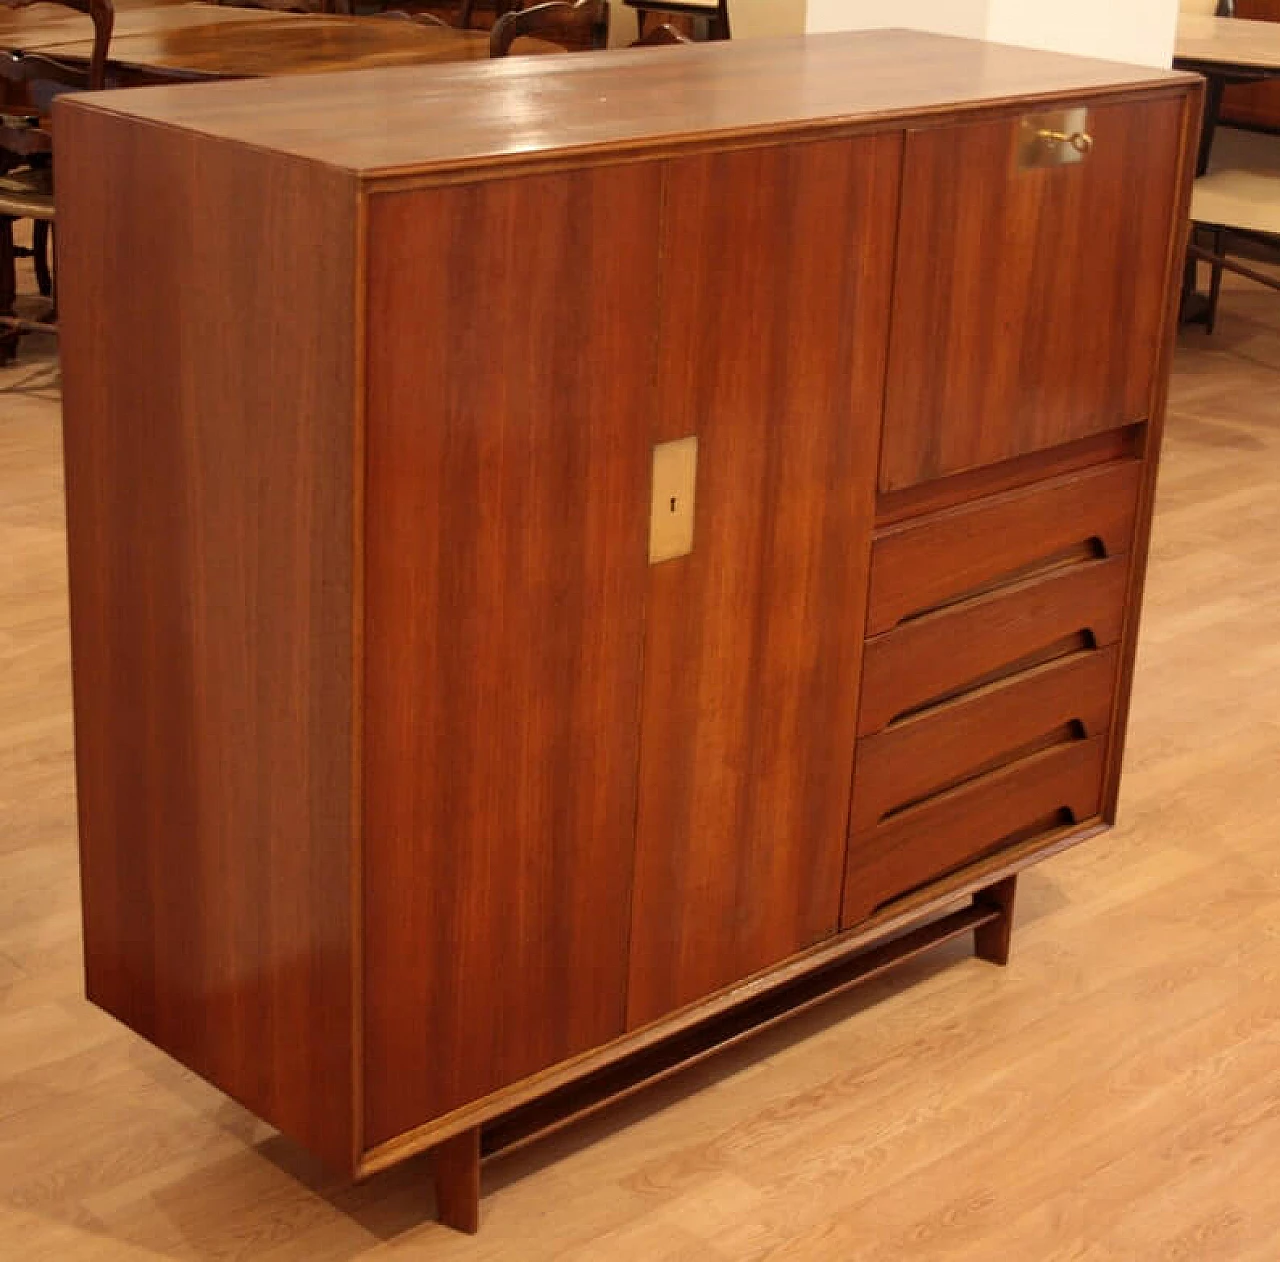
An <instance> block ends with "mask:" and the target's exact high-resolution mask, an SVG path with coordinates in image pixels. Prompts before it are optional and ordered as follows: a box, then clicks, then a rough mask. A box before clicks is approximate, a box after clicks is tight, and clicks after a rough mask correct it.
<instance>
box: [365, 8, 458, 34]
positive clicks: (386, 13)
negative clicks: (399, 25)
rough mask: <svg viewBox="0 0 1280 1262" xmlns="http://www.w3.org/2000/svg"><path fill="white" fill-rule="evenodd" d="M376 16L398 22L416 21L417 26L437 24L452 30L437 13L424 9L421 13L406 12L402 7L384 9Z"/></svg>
mask: <svg viewBox="0 0 1280 1262" xmlns="http://www.w3.org/2000/svg"><path fill="white" fill-rule="evenodd" d="M377 16H378V17H380V18H393V19H395V20H397V21H400V22H417V23H418V25H419V26H439V27H442V28H443V29H444V30H446V31H448V30H452V27H451V26H450V24H449V23H448V22H446V21H445V20H444V18H442V17H441V16H440V15H439V14H438V13H430V12H427V11H425V10H424V11H423V12H421V13H406V12H405V11H404V10H403V9H384V10H383V11H382V12H381V13H379V14H378V15H377Z"/></svg>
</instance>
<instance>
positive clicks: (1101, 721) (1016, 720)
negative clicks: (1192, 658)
mask: <svg viewBox="0 0 1280 1262" xmlns="http://www.w3.org/2000/svg"><path fill="white" fill-rule="evenodd" d="M1117 661H1118V652H1117V650H1116V648H1115V647H1114V646H1112V647H1111V648H1106V649H1091V650H1086V651H1083V652H1079V653H1072V654H1071V655H1070V656H1068V657H1066V658H1064V659H1062V660H1059V661H1055V662H1050V663H1048V664H1046V665H1043V666H1037V667H1035V668H1033V669H1031V670H1028V671H1023V672H1021V673H1019V674H1017V675H1014V676H1013V677H1012V678H1010V679H1004V680H1000V681H999V682H997V683H994V684H988V685H986V686H985V687H982V688H978V689H976V690H975V691H973V692H971V693H965V694H963V695H962V696H960V697H957V698H956V699H954V700H952V701H947V702H944V703H943V704H942V705H939V706H936V707H933V708H931V709H929V710H925V711H923V712H921V713H919V714H917V715H914V716H913V717H912V718H909V719H907V720H905V721H904V722H902V723H896V724H893V725H892V726H890V727H888V728H886V729H885V730H884V731H883V732H879V733H877V734H876V735H875V736H869V737H867V738H866V739H865V740H863V741H861V742H860V743H859V745H858V762H857V774H856V777H855V779H854V787H853V811H852V828H853V830H854V832H855V833H861V832H865V831H866V830H868V829H871V828H874V827H876V826H877V825H879V824H880V823H881V822H882V821H883V820H884V819H885V818H886V817H887V816H888V815H889V814H890V813H892V812H894V811H899V810H901V809H903V808H904V807H907V806H909V805H910V804H911V803H914V802H919V801H921V800H923V799H924V798H926V797H927V796H929V795H930V794H933V793H937V792H939V791H940V790H944V789H946V788H947V787H948V786H951V785H955V784H957V783H959V782H960V781H961V780H963V779H966V778H968V777H971V776H973V775H974V774H975V773H977V772H979V771H981V770H983V769H984V768H987V767H991V766H993V765H994V764H996V763H997V762H1001V761H1005V760H1008V759H1011V758H1014V757H1016V756H1017V755H1018V753H1019V752H1021V751H1025V750H1027V749H1028V747H1030V746H1033V745H1035V744H1036V743H1037V742H1043V743H1046V744H1047V743H1050V742H1051V741H1052V740H1053V739H1054V738H1055V737H1057V738H1058V739H1061V736H1062V734H1063V732H1064V730H1067V729H1069V730H1070V731H1072V732H1073V733H1076V734H1079V735H1080V736H1084V737H1089V738H1093V737H1101V736H1104V735H1105V734H1106V731H1107V727H1108V724H1109V722H1110V719H1111V703H1112V698H1113V696H1114V693H1115V682H1116V663H1117Z"/></svg>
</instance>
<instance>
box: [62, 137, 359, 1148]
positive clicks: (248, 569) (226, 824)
mask: <svg viewBox="0 0 1280 1262" xmlns="http://www.w3.org/2000/svg"><path fill="white" fill-rule="evenodd" d="M104 121H105V120H104V119H103V117H102V116H100V115H94V114H91V113H88V112H84V113H79V114H75V115H68V116H67V118H66V120H65V125H64V126H62V127H60V129H59V132H58V195H59V199H60V200H59V215H58V225H59V228H58V253H59V272H60V275H61V276H62V277H63V278H64V284H63V288H62V295H61V298H62V312H63V314H62V322H61V329H62V346H63V351H64V354H65V356H66V416H65V429H66V465H67V484H68V487H69V489H70V494H69V497H68V499H69V507H70V512H69V523H68V548H69V553H70V568H71V575H72V582H73V583H74V585H75V589H76V599H75V602H74V606H73V608H72V618H71V633H72V642H73V647H74V652H75V657H76V673H75V684H76V741H77V756H78V766H79V768H80V780H79V795H80V810H81V819H82V821H83V828H84V832H83V839H82V859H83V867H82V873H83V875H82V880H83V885H84V908H85V926H86V928H85V937H86V954H87V957H88V961H89V963H88V976H87V988H88V993H89V997H90V998H91V999H92V1000H94V1002H96V1003H98V1004H99V1005H101V1006H102V1007H103V1008H106V1009H107V1010H108V1011H109V1012H111V1013H113V1014H114V1015H116V1016H118V1017H119V1018H120V1019H121V1020H122V1021H124V1022H125V1023H126V1024H127V1025H129V1026H131V1027H132V1028H133V1029H135V1030H137V1031H138V1032H139V1033H141V1034H143V1035H145V1036H146V1037H147V1038H149V1039H151V1040H152V1041H153V1042H155V1043H157V1044H158V1045H159V1046H161V1047H163V1048H165V1049H166V1050H168V1051H170V1052H172V1053H173V1055H174V1056H176V1057H177V1058H179V1059H180V1060H182V1061H184V1062H186V1063H187V1064H189V1065H191V1066H193V1067H195V1068H196V1069H197V1070H199V1072H200V1073H202V1074H204V1075H205V1076H206V1077H207V1078H209V1079H210V1080H211V1081H212V1082H215V1083H217V1084H218V1085H219V1086H220V1087H222V1088H223V1090H225V1091H226V1092H227V1093H228V1094H229V1095H231V1096H234V1097H235V1098H236V1099H238V1100H241V1101H243V1102H244V1103H245V1104H247V1105H248V1106H249V1107H250V1108H252V1109H253V1110H254V1111H255V1112H256V1113H258V1114H259V1115H260V1116H262V1117H264V1118H267V1119H268V1120H269V1121H272V1122H274V1123H276V1124H277V1125H279V1126H281V1127H282V1128H284V1129H286V1130H288V1131H290V1132H291V1133H292V1134H294V1135H297V1136H299V1137H300V1138H302V1139H304V1140H305V1141H306V1142H307V1143H308V1144H309V1145H310V1146H311V1147H312V1148H313V1150H314V1151H316V1152H318V1153H321V1154H322V1155H323V1156H325V1158H326V1159H327V1160H329V1161H331V1162H332V1163H333V1165H334V1166H335V1167H336V1168H337V1169H340V1170H341V1169H351V1168H352V1164H353V1161H354V1152H353V1146H354V1136H353V1128H352V1117H351V1106H350V1101H351V1099H352V1093H353V1089H354V1088H353V1059H352V1058H353V1044H352V1030H353V1025H352V1022H353V1013H352V986H353V975H352V969H353V964H352V942H353V934H354V932H355V926H354V924H353V920H352V908H351V893H350V874H351V869H352V838H351V800H352V799H351V794H352V785H351V742H352V739H353V726H352V725H353V716H352V668H351V653H352V649H351V636H352V614H351V605H352V548H353V545H352V528H351V503H352V494H353V472H352V438H351V413H352V407H353V402H354V394H355V383H354V378H353V372H354V364H355V358H354V346H353V332H352V328H353V325H352V319H351V309H352V286H351V277H352V275H353V271H354V267H355V260H354V250H355V223H354V207H355V202H354V197H353V190H352V189H351V187H350V186H349V185H348V183H347V181H346V179H345V178H344V177H342V176H341V175H339V174H337V173H334V172H332V171H327V170H324V169H321V168H315V167H311V166H307V165H304V164H301V163H291V162H284V163H281V162H278V161H273V160H271V159H269V158H267V157H265V156H261V155H245V154H243V153H239V154H235V155H232V154H231V153H230V152H229V151H228V150H227V149H226V148H225V147H224V146H218V145H209V144H207V143H204V142H202V141H201V139H200V138H199V137H195V136H191V135H189V134H181V133H178V132H162V133H154V134H151V135H147V136H144V135H143V134H141V133H134V134H133V135H132V137H130V138H129V139H127V140H126V139H122V138H121V137H119V136H118V135H116V134H113V136H112V137H111V139H110V141H108V139H107V137H105V136H104V135H103V123H104ZM108 149H109V150H110V152H111V154H112V161H111V162H110V163H109V164H103V162H102V161H101V156H102V154H103V153H104V152H107V151H108ZM250 189H251V190H252V191H253V196H252V197H247V196H246V193H247V191H248V190H250ZM64 199H65V200H64ZM125 199H128V200H129V202H130V204H131V205H133V206H136V207H138V208H139V209H138V212H137V213H136V214H133V215H128V216H124V217H119V216H113V217H112V219H111V223H112V224H113V227H112V230H111V232H110V233H107V234H104V233H103V232H102V231H101V225H102V223H103V222H105V221H106V217H107V209H108V207H110V206H112V205H115V204H118V203H119V202H120V201H122V200H125ZM193 207H199V213H198V214H195V213H192V212H191V208H193ZM250 207H252V209H250ZM320 248H323V249H324V251H325V253H326V257H327V259H328V261H329V264H330V265H329V266H328V267H326V268H323V269H318V268H316V267H315V266H314V258H315V251H316V250H317V249H320ZM144 260H145V269H146V274H145V283H143V275H142V273H141V271H140V269H141V268H142V267H143V261H144ZM279 293H288V294H290V295H291V298H292V302H291V316H290V318H289V319H287V320H286V319H282V318H281V317H280V308H279V305H278V303H277V301H276V295H277V294H279ZM268 365H269V366H270V371H264V370H263V368H264V366H268ZM197 381H200V382H205V383H210V382H215V381H216V382H218V383H219V384H220V387H221V388H218V389H210V388H207V386H206V388H202V389H201V388H195V387H194V385H193V383H195V382H197Z"/></svg>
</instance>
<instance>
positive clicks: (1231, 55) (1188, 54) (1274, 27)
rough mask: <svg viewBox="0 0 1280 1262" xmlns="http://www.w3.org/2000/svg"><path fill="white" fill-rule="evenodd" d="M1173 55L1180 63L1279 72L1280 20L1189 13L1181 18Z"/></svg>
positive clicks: (1266, 72) (1224, 68) (1267, 72)
mask: <svg viewBox="0 0 1280 1262" xmlns="http://www.w3.org/2000/svg"><path fill="white" fill-rule="evenodd" d="M1173 56H1174V61H1175V62H1176V63H1177V64H1180V65H1188V66H1192V65H1194V66H1197V67H1203V68H1205V69H1210V68H1217V69H1221V70H1224V71H1225V70H1233V69H1234V70H1249V71H1256V72H1258V73H1259V74H1280V22H1255V21H1251V20H1249V19H1248V18H1213V17H1200V16H1196V15H1192V14H1188V15H1186V16H1184V17H1181V18H1179V19H1178V35H1177V41H1176V43H1175V45H1174V53H1173Z"/></svg>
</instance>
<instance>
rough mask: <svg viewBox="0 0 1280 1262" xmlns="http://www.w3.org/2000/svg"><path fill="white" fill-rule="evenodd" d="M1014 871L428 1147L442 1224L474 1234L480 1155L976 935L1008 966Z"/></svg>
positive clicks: (566, 1121) (531, 1136) (984, 952)
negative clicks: (931, 914) (961, 900)
mask: <svg viewBox="0 0 1280 1262" xmlns="http://www.w3.org/2000/svg"><path fill="white" fill-rule="evenodd" d="M1016 883H1017V878H1016V877H1014V876H1011V877H1007V878H1006V879H1004V880H1002V881H999V882H997V883H996V884H993V885H990V886H987V887H986V888H984V889H982V890H979V891H978V892H977V893H975V894H974V895H973V899H972V902H971V903H970V905H969V906H966V907H961V908H959V909H957V910H955V911H952V912H950V913H949V914H947V915H944V916H941V917H939V918H938V919H935V920H933V921H930V922H928V923H926V924H923V925H920V926H918V927H916V928H914V929H911V930H910V931H908V932H906V933H903V934H901V935H899V936H898V937H895V938H892V939H890V940H888V941H881V942H878V943H876V944H875V945H872V946H869V947H868V948H867V949H865V950H863V951H860V952H858V953H856V954H854V955H852V956H849V957H847V958H845V959H843V960H840V961H838V962H836V963H834V964H831V965H828V966H827V967H826V968H823V969H820V970H818V971H817V972H815V973H812V974H810V975H808V976H805V977H801V978H798V979H796V980H795V981H793V982H790V983H789V984H787V985H785V986H781V987H779V988H778V989H776V990H773V991H770V992H768V993H766V994H763V995H760V996H757V997H756V998H754V999H752V1000H749V1001H747V1002H745V1003H743V1004H742V1005H741V1006H740V1007H736V1008H732V1009H730V1010H728V1011H726V1012H722V1013H720V1014H718V1015H717V1016H715V1017H713V1018H710V1019H709V1020H707V1021H706V1022H705V1023H704V1024H702V1025H700V1026H695V1027H693V1028H691V1029H687V1030H684V1031H682V1032H681V1033H679V1034H676V1035H673V1036H672V1037H671V1038H669V1039H665V1040H663V1041H662V1042H659V1043H655V1044H653V1045H652V1046H650V1047H646V1048H644V1049H643V1050H641V1051H637V1052H635V1053H634V1054H633V1055H631V1056H628V1057H626V1058H625V1059H623V1060H620V1061H618V1062H617V1063H615V1064H612V1065H609V1066H607V1067H605V1068H603V1069H600V1070H598V1071H596V1072H595V1073H593V1074H589V1075H587V1076H586V1077H584V1078H582V1079H579V1080H578V1081H576V1082H573V1083H569V1084H568V1085H566V1086H564V1087H561V1088H559V1089H557V1090H554V1091H551V1092H549V1093H548V1094H546V1095H545V1096H542V1097H540V1098H538V1099H535V1100H532V1101H530V1102H529V1103H527V1104H524V1105H521V1106H520V1107H518V1108H516V1109H513V1110H512V1111H511V1112H509V1113H507V1114H504V1115H502V1116H500V1117H494V1118H492V1119H490V1120H489V1121H487V1122H485V1123H483V1124H482V1125H481V1126H474V1127H471V1128H470V1129H468V1130H465V1131H462V1132H461V1133H460V1134H458V1135H456V1136H454V1137H453V1138H451V1139H447V1140H445V1141H443V1142H442V1143H440V1144H438V1145H437V1146H436V1147H434V1148H433V1149H432V1150H431V1155H432V1170H433V1173H434V1176H435V1182H436V1202H437V1205H438V1207H439V1218H440V1221H441V1223H443V1224H444V1225H445V1226H447V1227H453V1228H454V1229H455V1230H457V1231H462V1232H466V1233H468V1234H474V1233H475V1232H476V1231H477V1230H478V1229H479V1220H480V1162H481V1160H482V1159H485V1160H487V1159H488V1158H489V1157H493V1156H497V1155H498V1154H500V1153H504V1152H510V1151H512V1150H513V1149H516V1148H523V1147H524V1146H525V1145H526V1144H530V1143H533V1142H534V1141H535V1140H538V1139H541V1138H543V1137H544V1136H547V1135H550V1134H552V1133H553V1132H555V1131H558V1130H561V1129H563V1128H564V1127H566V1126H568V1125H570V1124H571V1123H573V1122H575V1121H577V1120H579V1119H581V1118H583V1117H586V1116H588V1115H589V1114H592V1113H595V1112H598V1111H599V1110H600V1109H603V1108H606V1107H607V1106H609V1105H610V1104H614V1103H616V1102H618V1101H620V1100H623V1099H625V1098H626V1097H627V1096H630V1095H634V1094H635V1093H636V1092H637V1091H640V1090H642V1089H643V1088H645V1087H646V1086H649V1085H651V1084H652V1083H655V1082H659V1081H661V1080H662V1079H664V1078H668V1077H670V1076H671V1075H673V1074H676V1073H679V1072H680V1070H682V1069H687V1068H688V1067H690V1066H691V1065H695V1064H697V1063H698V1062H699V1061H702V1060H706V1059H707V1058H708V1057H710V1056H713V1055H715V1054H716V1053H717V1052H720V1051H724V1050H726V1049H727V1048H730V1047H733V1046H735V1045H736V1044H738V1043H741V1042H743V1041H744V1040H746V1039H748V1038H750V1037H751V1036H752V1035H754V1034H759V1033H761V1032H763V1031H764V1030H767V1029H770V1028H771V1027H773V1026H775V1025H778V1024H780V1023H781V1022H783V1021H786V1020H787V1019H789V1018H790V1017H793V1016H797V1015H798V1014H799V1013H801V1012H804V1011H806V1010H808V1009H809V1008H813V1007H816V1006H817V1005H818V1004H820V1003H823V1002H825V1001H826V1000H828V999H832V998H834V997H835V996H836V995H839V994H843V993H844V992H846V991H848V990H852V989H853V988H854V987H855V986H858V985H861V984H862V983H863V982H867V981H870V980H871V979H873V978H875V977H879V976H881V975H882V974H884V973H886V972H888V971H889V970H890V969H892V968H894V967H896V966H897V965H899V964H903V963H905V962H906V961H907V960H911V959H914V958H915V957H916V956H918V955H921V954H923V953H924V952H926V951H928V950H931V949H932V948H933V947H936V946H939V945H941V944H942V943H943V942H949V941H951V940H952V939H954V938H958V937H961V936H963V935H965V934H968V933H972V934H973V936H974V948H975V953H976V954H977V955H978V956H979V958H981V959H984V960H990V961H991V962H993V963H996V964H1003V963H1005V962H1006V960H1007V959H1008V956H1009V938H1010V934H1011V931H1012V927H1013V895H1014V889H1015V886H1016Z"/></svg>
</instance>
